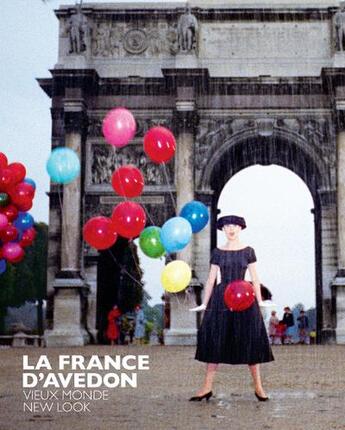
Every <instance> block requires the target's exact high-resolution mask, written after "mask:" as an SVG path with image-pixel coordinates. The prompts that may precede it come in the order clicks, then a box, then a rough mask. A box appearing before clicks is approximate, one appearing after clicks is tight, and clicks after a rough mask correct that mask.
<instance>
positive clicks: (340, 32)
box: [334, 2, 345, 51]
mask: <svg viewBox="0 0 345 430" xmlns="http://www.w3.org/2000/svg"><path fill="white" fill-rule="evenodd" d="M334 27H335V43H336V50H337V51H345V4H344V2H343V3H342V4H341V6H340V9H339V10H338V12H337V13H336V14H335V15H334Z"/></svg>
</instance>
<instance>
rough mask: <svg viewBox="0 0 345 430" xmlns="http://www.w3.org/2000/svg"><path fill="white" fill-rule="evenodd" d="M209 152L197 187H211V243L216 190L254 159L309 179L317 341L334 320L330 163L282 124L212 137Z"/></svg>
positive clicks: (307, 181) (333, 205)
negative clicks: (328, 228)
mask: <svg viewBox="0 0 345 430" xmlns="http://www.w3.org/2000/svg"><path fill="white" fill-rule="evenodd" d="M208 154H210V157H209V158H208V160H207V162H206V163H205V167H204V169H203V171H202V174H201V183H200V184H199V189H201V190H204V191H206V190H208V191H211V193H212V195H213V197H212V208H211V217H212V222H211V225H212V227H211V248H213V247H214V246H215V244H216V229H215V219H216V217H217V202H218V198H219V195H220V192H221V190H222V189H223V187H224V185H225V184H226V183H227V181H228V180H229V179H230V178H231V177H232V176H234V175H235V174H236V173H238V172H239V171H240V170H242V169H244V168H246V167H249V166H252V165H255V164H261V165H270V164H276V165H279V166H282V167H285V168H288V169H289V170H291V171H292V172H294V173H295V174H297V175H298V176H299V177H300V178H301V179H302V180H303V181H304V182H305V184H306V185H307V187H308V189H309V191H310V193H311V195H312V198H313V201H314V209H313V212H314V225H315V235H314V237H315V270H316V273H315V275H316V276H315V279H316V286H315V290H316V308H317V336H318V342H321V341H322V340H323V338H327V336H328V335H327V334H326V333H323V331H327V329H328V327H331V326H332V322H331V320H332V317H331V311H330V307H331V306H330V302H331V298H330V295H331V294H330V290H331V288H330V284H331V278H330V276H329V273H331V272H330V270H329V269H327V267H326V268H325V266H326V265H327V264H328V263H325V261H326V260H327V258H328V256H326V257H325V255H324V254H325V252H324V251H325V247H327V246H329V240H330V238H329V237H325V234H324V233H323V230H325V228H323V227H322V225H323V224H326V223H327V222H328V221H329V215H327V216H328V218H327V219H325V218H326V216H325V215H324V213H325V212H327V210H328V211H329V208H331V210H332V211H333V212H332V213H334V211H335V210H336V202H335V201H333V200H332V197H330V195H332V190H333V189H334V188H335V185H334V183H333V182H334V180H333V178H334V175H333V173H332V168H333V166H332V165H331V163H327V162H326V161H325V160H324V158H323V157H322V154H321V152H320V151H318V150H315V149H314V148H313V146H312V145H311V144H309V142H308V141H307V140H306V139H305V138H304V137H302V136H300V135H298V134H297V133H293V132H291V131H290V130H286V129H283V128H275V129H274V132H273V134H272V136H270V137H262V136H258V134H257V130H256V128H249V129H245V130H243V131H240V132H238V133H236V134H234V135H232V136H231V137H229V139H225V140H224V141H223V142H218V143H216V144H215V145H214V147H212V148H210V150H209V151H208ZM219 172H222V174H223V175H220V174H219ZM325 190H326V198H325ZM327 213H328V212H327ZM332 234H333V233H332ZM332 240H333V241H334V240H335V239H334V238H333V239H332ZM326 242H327V244H326ZM333 245H334V246H336V244H333ZM333 276H334V273H333Z"/></svg>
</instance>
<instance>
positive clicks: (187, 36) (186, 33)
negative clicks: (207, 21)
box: [177, 6, 198, 52]
mask: <svg viewBox="0 0 345 430" xmlns="http://www.w3.org/2000/svg"><path fill="white" fill-rule="evenodd" d="M197 33H198V21H197V19H196V17H195V16H194V15H193V14H192V10H191V8H190V7H189V6H188V7H187V8H186V11H185V13H184V14H183V15H181V16H180V18H179V20H178V22H177V36H178V47H179V49H180V51H182V52H190V51H193V50H194V49H195V48H196V41H197Z"/></svg>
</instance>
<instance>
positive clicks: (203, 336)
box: [195, 246, 274, 364]
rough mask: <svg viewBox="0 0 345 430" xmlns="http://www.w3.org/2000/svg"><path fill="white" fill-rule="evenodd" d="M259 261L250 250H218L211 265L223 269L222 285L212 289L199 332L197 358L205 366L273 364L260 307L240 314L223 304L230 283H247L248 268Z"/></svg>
mask: <svg viewBox="0 0 345 430" xmlns="http://www.w3.org/2000/svg"><path fill="white" fill-rule="evenodd" d="M255 261H256V256H255V251H254V249H253V248H251V247H249V246H247V247H246V248H243V249H240V250H231V251H226V250H222V249H218V248H215V249H214V250H213V251H212V256H211V264H216V265H218V266H219V268H220V273H221V283H220V284H218V285H216V286H215V287H214V289H213V292H212V295H211V298H210V300H209V302H208V305H207V308H206V310H205V313H204V317H203V320H202V323H201V326H200V329H199V331H198V345H197V350H196V354H195V358H196V359H197V360H199V361H204V362H206V363H228V364H256V363H264V362H268V361H272V360H274V358H273V355H272V351H271V347H270V345H269V342H268V337H267V332H266V328H265V324H264V321H263V318H262V315H261V312H260V308H259V305H258V303H257V301H256V300H255V301H254V303H253V305H252V306H251V307H250V308H249V309H247V310H245V311H241V312H235V311H230V310H229V309H228V308H227V307H226V304H225V302H224V291H225V288H226V286H227V284H228V283H229V282H232V281H235V280H237V279H244V276H245V273H246V270H247V267H248V264H250V263H254V262H255Z"/></svg>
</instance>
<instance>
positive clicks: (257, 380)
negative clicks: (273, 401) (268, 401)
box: [249, 364, 266, 397]
mask: <svg viewBox="0 0 345 430" xmlns="http://www.w3.org/2000/svg"><path fill="white" fill-rule="evenodd" d="M249 370H250V373H251V374H252V378H253V382H254V389H255V391H256V393H257V394H258V395H259V396H261V397H266V393H265V391H264V389H263V387H262V382H261V375H260V365H259V364H250V365H249Z"/></svg>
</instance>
